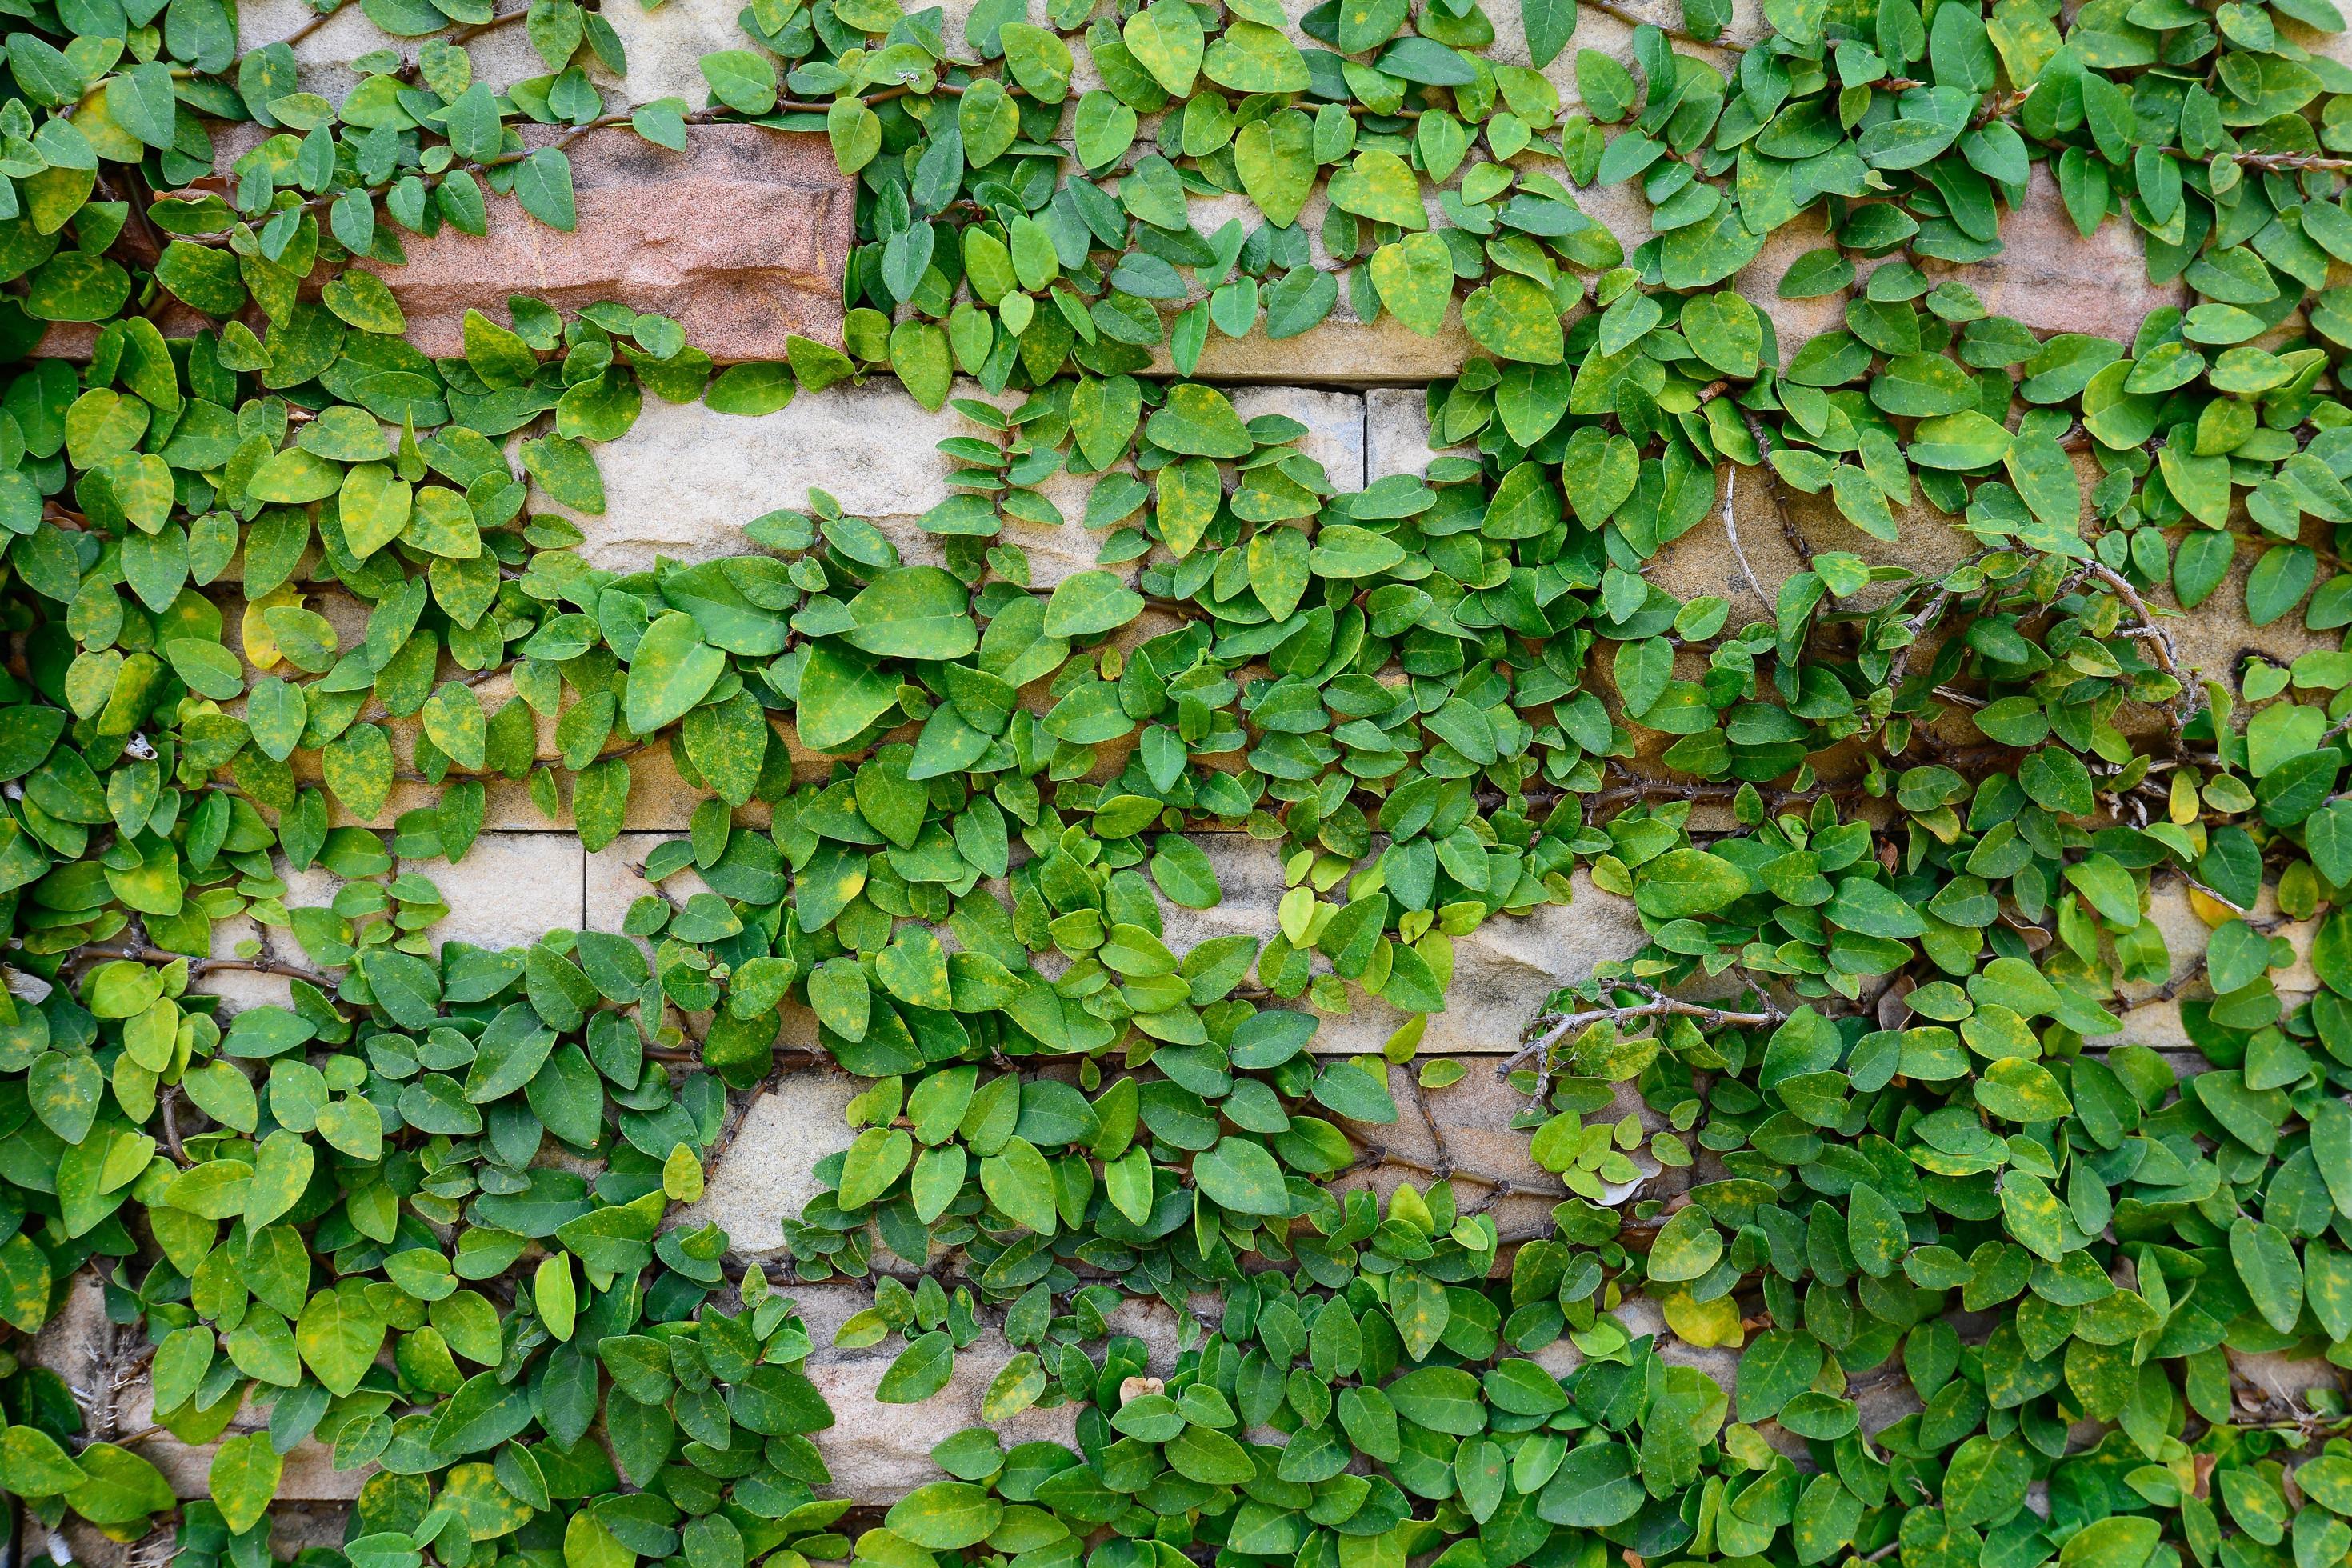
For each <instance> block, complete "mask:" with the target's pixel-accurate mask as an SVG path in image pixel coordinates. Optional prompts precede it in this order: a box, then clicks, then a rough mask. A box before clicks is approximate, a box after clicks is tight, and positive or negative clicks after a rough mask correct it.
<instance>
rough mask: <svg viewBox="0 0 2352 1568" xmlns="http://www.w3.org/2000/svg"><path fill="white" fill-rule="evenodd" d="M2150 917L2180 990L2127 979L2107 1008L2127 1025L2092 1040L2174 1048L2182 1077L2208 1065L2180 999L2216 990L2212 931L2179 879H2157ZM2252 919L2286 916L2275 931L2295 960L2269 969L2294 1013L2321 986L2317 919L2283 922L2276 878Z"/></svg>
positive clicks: (2176, 1067)
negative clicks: (2163, 997) (2211, 977)
mask: <svg viewBox="0 0 2352 1568" xmlns="http://www.w3.org/2000/svg"><path fill="white" fill-rule="evenodd" d="M2247 918H2248V919H2250V920H2254V921H2265V922H2267V921H2282V922H2283V923H2281V924H2280V925H2279V927H2278V929H2277V931H2275V932H2274V933H2273V934H2274V935H2278V936H2283V937H2284V938H2286V939H2287V940H2288V941H2289V942H2293V943H2294V951H2295V953H2296V955H2297V956H2296V958H2295V962H2294V965H2293V966H2292V967H2290V968H2286V969H2275V970H2273V971H2272V972H2271V984H2273V986H2275V987H2276V988H2277V990H2278V994H2279V1003H2280V1006H2281V1008H2282V1009H2283V1011H2284V1013H2292V1012H2294V1010H2295V1009H2296V1008H2297V1007H2299V1006H2301V1005H2303V1004H2304V1003H2305V1002H2306V1001H2308V1000H2309V999H2310V998H2311V996H2312V994H2314V993H2315V992H2316V991H2318V990H2319V988H2320V987H2319V977H2318V976H2317V975H2316V974H2315V973H2313V972H2312V968H2311V957H2310V953H2311V943H2312V939H2313V938H2314V937H2315V936H2316V935H2317V934H2318V930H2319V922H2318V921H2284V920H2283V917H2282V916H2281V914H2280V911H2279V908H2278V889H2277V887H2276V885H2275V884H2273V883H2267V882H2266V883H2264V884H2263V890H2262V896H2261V898H2260V899H2259V900H2257V901H2256V902H2255V905H2254V907H2253V908H2252V910H2248V911H2247ZM2147 919H2148V920H2150V921H2154V922H2155V924H2156V929H2157V930H2158V932H2160V933H2161V934H2162V935H2163V937H2164V950H2165V952H2167V953H2168V955H2169V956H2170V957H2171V960H2172V973H2171V976H2170V979H2171V982H2172V984H2175V985H2176V986H2177V987H2178V990H2177V992H2176V994H2174V995H2173V996H2172V997H2171V998H2170V999H2169V1000H2167V1001H2158V1000H2156V998H2157V997H2158V995H2160V994H2162V989H2163V988H2162V987H2161V986H2158V985H2150V984H2144V983H2142V982H2139V981H2129V982H2126V983H2125V984H2123V985H2122V986H2120V987H2119V990H2120V992H2121V995H2120V997H2119V998H2118V999H2117V1000H2116V1001H2113V1002H2110V1003H2108V1004H2107V1011H2109V1012H2111V1013H2114V1014H2116V1015H2117V1016H2120V1017H2121V1018H2122V1019H2123V1021H2124V1026H2123V1027H2122V1028H2121V1029H2120V1030H2118V1031H2117V1032H2116V1033H2115V1034H2113V1035H2109V1036H2105V1037H2099V1038H2097V1039H2095V1040H2092V1041H2090V1042H2088V1043H2089V1044H2091V1045H2092V1046H2093V1047H2108V1046H2120V1045H2140V1046H2148V1047H2154V1048H2155V1049H2157V1050H2159V1051H2162V1052H2164V1053H2165V1054H2166V1055H2167V1056H2173V1055H2175V1054H2176V1053H2178V1054H2179V1055H2180V1058H2181V1059H2180V1060H2179V1061H2177V1062H2176V1063H2175V1064H2174V1070H2175V1071H2176V1072H2179V1074H2180V1076H2181V1077H2182V1078H2183V1079H2187V1078H2189V1077H2190V1076H2192V1075H2193V1074H2195V1073H2198V1072H2202V1071H2204V1070H2205V1067H2206V1063H2205V1060H2204V1058H2203V1056H2202V1054H2201V1053H2200V1052H2199V1051H2198V1049H2197V1047H2196V1046H2195V1045H2194V1044H2193V1043H2192V1042H2191V1041H2190V1040H2189V1030H2188V1027H2187V1026H2186V1025H2184V1024H2183V1023H2182V1022H2181V1018H2180V1003H2181V1001H2182V1000H2183V998H2184V997H2189V998H2193V997H2199V996H2210V995H2211V994H2212V990H2211V988H2210V986H2208V985H2207V984H2205V981H2204V972H2203V965H2204V959H2205V947H2206V942H2207V941H2208V939H2209V938H2210V936H2211V934H2212V928H2211V927H2210V926H2208V925H2207V924H2206V923H2205V921H2204V920H2203V919H2202V918H2201V917H2200V916H2199V914H2198V913H2197V910H2195V909H2194V908H2193V907H2192V906H2191V905H2190V903H2189V888H2188V886H2187V884H2185V883H2183V882H2181V881H2180V880H2179V879H2170V880H2167V881H2162V882H2158V884H2157V885H2156V886H2155V888H2154V889H2152V890H2151V891H2150V892H2149V894H2148V899H2147Z"/></svg>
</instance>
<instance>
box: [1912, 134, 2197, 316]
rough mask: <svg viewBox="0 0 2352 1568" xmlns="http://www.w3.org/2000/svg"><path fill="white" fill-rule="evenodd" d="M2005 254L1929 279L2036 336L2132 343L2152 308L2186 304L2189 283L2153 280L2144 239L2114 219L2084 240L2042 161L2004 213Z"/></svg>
mask: <svg viewBox="0 0 2352 1568" xmlns="http://www.w3.org/2000/svg"><path fill="white" fill-rule="evenodd" d="M2000 238H2001V245H2002V251H2001V254H2000V256H1999V257H1997V258H1994V259H1993V260H1990V261H1980V262H1971V263H1969V264H1968V265H1965V266H1956V265H1953V264H1952V263H1949V262H1939V261H1930V262H1928V263H1927V265H1926V266H1925V267H1923V268H1921V270H1922V271H1924V272H1926V273H1927V275H1928V276H1929V277H1930V278H1934V279H1939V280H1940V279H1945V278H1952V279H1958V280H1959V281H1960V282H1962V283H1966V284H1967V285H1969V287H1970V288H1972V289H1975V290H1976V291H1977V293H1978V294H1979V296H1980V297H1982V299H1983V300H1984V302H1985V309H1986V310H1990V311H1991V312H1993V313H1994V314H1995V315H2000V316H2014V317H2016V318H2017V319H2018V320H2019V321H2023V322H2024V323H2025V324H2026V325H2027V326H2029V327H2032V329H2033V330H2034V331H2038V332H2089V333H2092V334H2094V335H2095V336H2098V337H2104V338H2113V339H2115V340H2116V342H2120V343H2124V344H2126V345H2128V344H2129V343H2130V342H2131V341H2132V335H2133V334H2134V333H2135V332H2137V331H2139V324H2140V322H2141V321H2142V320H2144V319H2145V318H2146V317H2147V315H2148V313H2149V312H2150V311H2152V310H2158V309H2159V308H2161V307H2163V306H2166V305H2184V306H2185V305H2186V304H2188V302H2189V290H2188V286H2187V285H2186V284H2180V283H2169V284H2158V283H2150V282H2149V281H2148V280H2147V264H2146V262H2145V261H2144V260H2143V258H2142V257H2141V254H2140V246H2139V237H2138V233H2137V230H2135V229H2134V228H2133V227H2132V226H2130V225H2129V224H2126V223H2122V222H2118V221H2116V220H2113V219H2110V220H2109V221H2108V222H2106V223H2104V224H2101V225H2100V226H2099V228H2098V231H2097V232H2096V233H2095V234H2094V235H2093V236H2092V237H2090V238H2088V239H2084V237H2083V235H2082V231H2081V230H2080V229H2077V228H2076V227H2075V226H2074V219H2073V218H2071V217H2068V216H2066V206H2065V203H2064V202H2063V201H2062V200H2061V199H2060V197H2059V195H2058V182H2057V180H2056V179H2055V178H2054V177H2053V175H2052V174H2051V173H2050V170H2049V167H2048V165H2046V164H2041V163H2037V164H2035V165H2034V168H2033V177H2032V183H2031V184H2029V185H2028V186H2027V187H2026V196H2025V205H2023V206H2021V207H2020V208H2019V209H2018V210H2016V211H2015V212H2011V213H2004V214H2002V215H2001V224H2000Z"/></svg>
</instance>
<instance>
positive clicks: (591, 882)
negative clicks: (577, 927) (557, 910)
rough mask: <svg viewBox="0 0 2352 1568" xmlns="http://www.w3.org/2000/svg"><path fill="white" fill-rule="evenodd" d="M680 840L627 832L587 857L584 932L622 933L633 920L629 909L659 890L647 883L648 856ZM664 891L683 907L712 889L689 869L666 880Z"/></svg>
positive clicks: (669, 835)
mask: <svg viewBox="0 0 2352 1568" xmlns="http://www.w3.org/2000/svg"><path fill="white" fill-rule="evenodd" d="M674 837H677V835H676V834H672V833H624V834H622V835H621V836H620V837H618V838H615V839H614V840H613V842H612V843H610V844H607V845H606V846H604V848H602V849H599V850H597V851H596V852H595V853H594V854H593V855H588V856H586V857H584V865H583V868H582V876H583V894H582V909H581V929H582V930H583V931H619V930H620V929H621V927H622V924H623V922H625V921H626V920H627V919H628V918H629V906H630V905H631V904H634V903H635V902H636V901H637V900H639V899H641V898H643V897H645V895H646V894H647V893H650V892H653V891H654V890H655V887H654V884H653V883H651V882H649V881H647V880H646V876H645V867H646V856H647V855H650V854H652V853H653V848H654V846H655V845H656V844H660V843H662V842H664V841H665V840H667V839H670V838H674ZM661 890H662V891H663V892H666V893H667V894H668V895H669V897H670V899H671V900H672V901H673V902H676V903H680V904H683V903H685V902H686V900H688V899H690V898H692V897H694V895H695V894H697V893H707V892H709V890H710V889H709V884H708V883H706V882H704V881H703V879H702V878H701V877H700V875H699V874H698V873H697V872H696V871H695V869H694V868H693V867H692V866H688V867H687V868H685V869H684V870H681V871H677V872H675V873H673V874H672V875H671V876H670V877H668V878H667V879H665V880H664V881H663V883H662V885H661Z"/></svg>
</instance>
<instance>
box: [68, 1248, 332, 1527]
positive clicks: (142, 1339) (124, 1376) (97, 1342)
mask: <svg viewBox="0 0 2352 1568" xmlns="http://www.w3.org/2000/svg"><path fill="white" fill-rule="evenodd" d="M145 1345H146V1336H145V1334H144V1333H143V1332H142V1331H140V1330H138V1329H136V1328H126V1327H121V1326H119V1325H117V1324H114V1323H111V1322H109V1321H107V1316H106V1295H105V1290H104V1288H103V1287H102V1286H100V1283H99V1279H98V1276H97V1274H96V1272H95V1271H93V1270H90V1269H84V1270H82V1271H81V1272H80V1273H79V1274H77V1275H75V1276H74V1279H73V1282H72V1284H71V1285H70V1286H69V1287H68V1289H67V1291H66V1295H65V1301H64V1304H63V1305H62V1306H60V1307H59V1308H58V1310H57V1311H56V1312H55V1313H54V1314H53V1315H52V1316H51V1317H50V1319H49V1321H47V1323H45V1324H43V1325H42V1327H41V1331H40V1332H39V1333H38V1334H37V1335H35V1336H34V1339H33V1343H32V1347H31V1352H30V1357H29V1359H30V1360H31V1362H32V1363H33V1364H34V1365H36V1366H40V1367H46V1368H47V1369H48V1370H49V1371H51V1372H54V1373H57V1374H58V1376H59V1377H61V1378H63V1379H65V1381H66V1384H67V1386H68V1387H69V1388H71V1389H72V1390H73V1391H74V1395H75V1399H76V1402H77V1403H78V1404H79V1405H80V1407H81V1411H82V1420H83V1423H84V1435H85V1436H89V1437H90V1438H92V1439H95V1440H99V1441H114V1442H119V1441H121V1439H122V1438H123V1437H124V1436H127V1435H129V1434H131V1433H138V1432H144V1431H146V1430H147V1429H148V1428H149V1427H151V1426H153V1425H154V1419H155V1395H154V1387H153V1384H152V1383H151V1382H150V1381H149V1378H148V1375H147V1368H146V1364H145V1363H144V1361H143V1360H142V1356H141V1353H140V1352H142V1349H143V1348H144V1347H145ZM267 1429H268V1411H267V1408H266V1405H265V1408H264V1409H262V1410H260V1411H256V1410H255V1409H254V1408H253V1407H252V1406H251V1405H247V1407H246V1408H245V1409H244V1410H243V1411H241V1412H240V1413H239V1414H238V1415H237V1417H236V1420H235V1421H233V1422H231V1423H230V1427H229V1430H230V1432H231V1433H232V1434H235V1433H238V1432H251V1431H266V1430H267ZM137 1451H138V1453H139V1455H140V1457H141V1458H144V1459H146V1460H147V1461H148V1462H149V1463H151V1464H152V1465H153V1466H154V1467H155V1468H157V1469H159V1470H161V1471H162V1472H163V1478H164V1479H166V1480H168V1481H169V1482H171V1484H172V1491H173V1496H175V1497H184V1498H197V1497H203V1496H205V1490H206V1488H205V1478H206V1476H207V1475H208V1474H209V1472H210V1470H211V1468H212V1457H213V1446H212V1445H210V1444H206V1445H205V1446H203V1447H194V1446H191V1445H189V1444H186V1443H183V1442H181V1441H180V1440H179V1439H178V1438H176V1437H173V1436H171V1434H169V1433H167V1432H158V1433H156V1434H155V1435H153V1436H150V1437H146V1438H144V1439H142V1441H141V1442H140V1443H139V1445H138V1450H137ZM363 1479H366V1478H365V1476H364V1475H363V1474H362V1473H361V1472H358V1471H338V1470H337V1469H336V1468H334V1466H333V1464H332V1462H331V1452H330V1450H329V1449H328V1448H327V1447H325V1446H324V1445H323V1444H320V1443H316V1442H309V1443H302V1444H299V1445H298V1446H296V1447H294V1448H293V1449H292V1450H291V1451H290V1452H289V1453H288V1454H287V1455H286V1470H285V1475H284V1477H283V1479H281V1480H280V1481H279V1483H278V1497H279V1498H280V1499H281V1500H285V1501H287V1502H289V1503H302V1502H331V1501H343V1500H349V1499H352V1498H355V1497H357V1496H358V1495H359V1489H360V1482H361V1481H362V1480H363Z"/></svg>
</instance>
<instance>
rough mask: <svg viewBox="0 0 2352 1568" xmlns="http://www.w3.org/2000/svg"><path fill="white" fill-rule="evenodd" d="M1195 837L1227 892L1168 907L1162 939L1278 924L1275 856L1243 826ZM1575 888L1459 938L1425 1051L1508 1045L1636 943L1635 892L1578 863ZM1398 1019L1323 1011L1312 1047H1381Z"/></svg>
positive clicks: (1376, 1004) (1262, 931) (1383, 1007)
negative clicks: (1198, 904)
mask: <svg viewBox="0 0 2352 1568" xmlns="http://www.w3.org/2000/svg"><path fill="white" fill-rule="evenodd" d="M1198 842H1199V843H1200V845H1201V847H1202V849H1203V850H1205V851H1206V852H1207V854H1208V857H1209V860H1210V863H1211V865H1212V866H1213V867H1214V868H1215V869H1216V874H1217V882H1218V885H1219V886H1220V887H1221V888H1223V889H1224V901H1223V903H1221V904H1219V905H1218V906H1217V907H1216V908H1214V909H1210V910H1183V909H1176V908H1173V907H1171V908H1170V909H1168V910H1166V911H1165V914H1164V918H1165V920H1166V922H1167V930H1166V932H1165V935H1166V939H1167V942H1168V945H1169V946H1170V947H1171V948H1172V949H1173V950H1174V951H1176V952H1185V951H1187V950H1188V949H1190V948H1191V947H1192V945H1193V944H1194V943H1195V942H1202V941H1205V940H1206V939H1208V938H1210V937H1213V936H1228V935H1246V936H1256V937H1264V936H1266V935H1268V934H1270V933H1271V932H1273V931H1275V930H1276V929H1277V928H1276V918H1275V906H1276V904H1277V903H1278V902H1279V901H1280V900H1281V898H1282V894H1283V890H1284V889H1283V882H1282V861H1281V858H1280V857H1279V856H1277V855H1276V854H1275V852H1274V851H1273V850H1272V849H1271V848H1269V847H1267V846H1265V845H1263V844H1260V843H1258V842H1256V841H1255V839H1251V838H1248V837H1244V836H1242V835H1239V834H1203V835H1201V836H1200V837H1199V838H1198ZM1574 888H1575V893H1576V898H1575V901H1574V902H1573V903H1571V904H1564V905H1563V904H1545V905H1539V906H1538V908H1537V909H1536V910H1535V911H1534V912H1533V913H1531V914H1529V915H1528V916H1526V917H1524V918H1513V917H1511V916H1502V917H1499V918H1497V919H1495V920H1491V921H1487V922H1486V924H1485V925H1483V926H1480V927H1479V928H1478V930H1477V931H1475V932H1473V933H1472V934H1470V935H1468V936H1465V937H1459V938H1456V939H1455V941H1454V984H1453V985H1452V987H1451V988H1450V989H1449V990H1448V991H1447V992H1446V1005H1445V1011H1444V1012H1442V1013H1433V1014H1431V1015H1430V1016H1429V1026H1428V1032H1427V1033H1426V1034H1424V1035H1423V1037H1422V1040H1421V1051H1422V1054H1423V1055H1424V1056H1433V1055H1443V1054H1452V1053H1459V1052H1481V1051H1507V1050H1509V1049H1511V1048H1513V1047H1516V1046H1517V1044H1518V1043H1519V1035H1520V1031H1521V1030H1523V1029H1525V1028H1526V1027H1527V1026H1528V1024H1529V1023H1530V1022H1532V1021H1533V1020H1534V1019H1535V1017H1536V1016H1537V1015H1538V1013H1540V1012H1541V1011H1542V1009H1543V1004H1544V1001H1545V999H1546V998H1547V997H1548V996H1549V995H1550V994H1551V993H1552V992H1554V991H1556V990H1558V989H1559V987H1560V986H1562V985H1565V984H1569V983H1570V982H1571V981H1575V980H1581V979H1583V978H1584V977H1585V976H1587V975H1589V974H1591V973H1592V966H1593V964H1594V963H1598V962H1599V961H1601V959H1604V958H1622V957H1625V956H1628V955H1630V954H1632V953H1633V952H1635V951H1637V950H1638V949H1639V948H1640V947H1641V945H1642V943H1643V942H1644V941H1645V940H1646V939H1645V938H1644V937H1643V933H1642V929H1641V923H1640V921H1639V920H1638V919H1637V918H1636V917H1635V915H1634V913H1633V902H1632V900H1627V899H1619V898H1612V896H1610V895H1609V894H1606V893H1603V892H1601V890H1600V889H1597V888H1594V887H1593V886H1592V885H1591V882H1590V881H1589V880H1587V879H1586V878H1585V877H1584V876H1583V874H1582V873H1579V874H1578V875H1577V877H1576V879H1575V882H1574ZM1323 967H1325V966H1324V965H1323V964H1322V963H1320V961H1319V960H1318V969H1321V968H1323ZM1404 1021H1405V1018H1404V1016H1403V1015H1402V1014H1400V1013H1398V1012H1397V1011H1396V1010H1395V1009H1394V1008H1392V1007H1391V1006H1389V1005H1387V1004H1386V1003H1384V1002H1381V1001H1379V1000H1377V999H1369V1000H1366V1001H1363V1002H1360V1004H1359V1005H1358V1006H1357V1009H1356V1011H1355V1012H1354V1013H1352V1014H1349V1015H1348V1016H1344V1017H1332V1018H1328V1019H1327V1020H1326V1021H1325V1023H1324V1025H1323V1026H1322V1028H1321V1029H1320V1030H1318V1032H1317V1034H1316V1037H1315V1042H1314V1044H1315V1048H1316V1049H1317V1050H1318V1051H1322V1052H1327V1053H1329V1054H1333V1055H1355V1054H1358V1053H1361V1052H1366V1051H1377V1050H1379V1049H1380V1048H1381V1043H1382V1042H1383V1041H1385V1040H1386V1039H1387V1038H1388V1037H1389V1036H1390V1035H1391V1034H1392V1033H1394V1032H1395V1031H1396V1029H1397V1028H1398V1027H1399V1026H1402V1024H1403V1023H1404Z"/></svg>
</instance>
